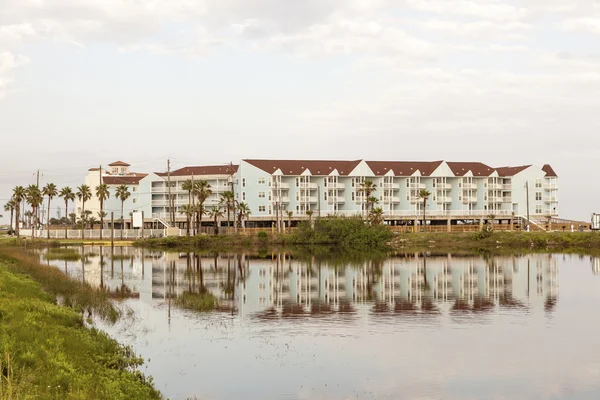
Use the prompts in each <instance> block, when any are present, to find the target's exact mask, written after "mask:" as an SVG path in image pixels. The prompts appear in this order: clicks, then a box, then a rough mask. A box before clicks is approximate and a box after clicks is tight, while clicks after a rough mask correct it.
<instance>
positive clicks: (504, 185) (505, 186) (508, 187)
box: [502, 183, 512, 191]
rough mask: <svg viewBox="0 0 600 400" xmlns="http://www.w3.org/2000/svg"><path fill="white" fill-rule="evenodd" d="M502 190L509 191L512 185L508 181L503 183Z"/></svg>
mask: <svg viewBox="0 0 600 400" xmlns="http://www.w3.org/2000/svg"><path fill="white" fill-rule="evenodd" d="M502 190H505V191H510V190H512V185H511V184H510V183H508V184H503V185H502Z"/></svg>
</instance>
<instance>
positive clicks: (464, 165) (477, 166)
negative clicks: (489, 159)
mask: <svg viewBox="0 0 600 400" xmlns="http://www.w3.org/2000/svg"><path fill="white" fill-rule="evenodd" d="M446 164H448V166H449V167H450V170H452V173H453V174H454V176H464V175H465V174H466V173H467V172H469V171H471V172H472V173H473V176H490V175H491V174H493V173H494V171H495V169H494V168H492V167H490V166H489V165H486V164H484V163H480V162H453V161H449V162H447V163H446Z"/></svg>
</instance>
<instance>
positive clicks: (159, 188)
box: [152, 185, 167, 193]
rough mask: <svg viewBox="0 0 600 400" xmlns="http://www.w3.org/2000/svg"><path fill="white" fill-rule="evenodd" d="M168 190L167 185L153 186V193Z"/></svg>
mask: <svg viewBox="0 0 600 400" xmlns="http://www.w3.org/2000/svg"><path fill="white" fill-rule="evenodd" d="M166 191H167V187H166V186H162V185H161V186H152V193H165V192H166Z"/></svg>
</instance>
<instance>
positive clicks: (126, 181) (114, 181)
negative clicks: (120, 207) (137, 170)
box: [102, 174, 148, 185]
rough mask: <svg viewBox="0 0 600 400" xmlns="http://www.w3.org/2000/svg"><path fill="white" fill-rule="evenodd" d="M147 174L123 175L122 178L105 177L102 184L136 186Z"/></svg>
mask: <svg viewBox="0 0 600 400" xmlns="http://www.w3.org/2000/svg"><path fill="white" fill-rule="evenodd" d="M146 176H148V174H136V175H133V176H132V175H124V176H105V177H103V178H102V182H104V183H106V184H107V185H137V184H138V183H140V181H141V180H142V179H144V178H145V177H146Z"/></svg>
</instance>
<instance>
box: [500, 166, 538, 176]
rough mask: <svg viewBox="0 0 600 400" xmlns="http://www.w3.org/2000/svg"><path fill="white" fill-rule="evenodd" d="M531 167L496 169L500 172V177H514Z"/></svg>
mask: <svg viewBox="0 0 600 400" xmlns="http://www.w3.org/2000/svg"><path fill="white" fill-rule="evenodd" d="M529 167H531V165H521V166H519V167H500V168H496V171H498V175H499V176H514V175H516V174H518V173H519V172H521V171H524V170H526V169H527V168H529Z"/></svg>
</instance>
